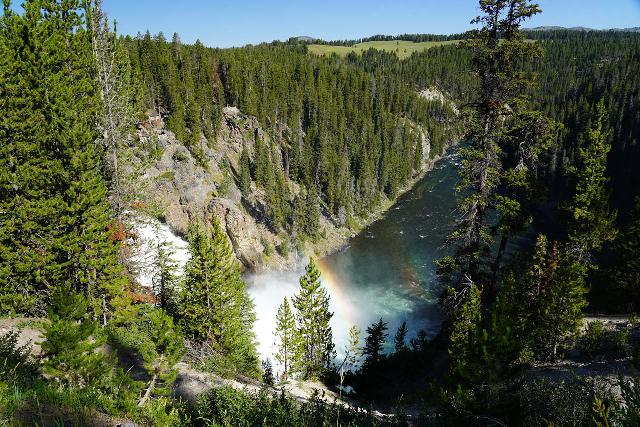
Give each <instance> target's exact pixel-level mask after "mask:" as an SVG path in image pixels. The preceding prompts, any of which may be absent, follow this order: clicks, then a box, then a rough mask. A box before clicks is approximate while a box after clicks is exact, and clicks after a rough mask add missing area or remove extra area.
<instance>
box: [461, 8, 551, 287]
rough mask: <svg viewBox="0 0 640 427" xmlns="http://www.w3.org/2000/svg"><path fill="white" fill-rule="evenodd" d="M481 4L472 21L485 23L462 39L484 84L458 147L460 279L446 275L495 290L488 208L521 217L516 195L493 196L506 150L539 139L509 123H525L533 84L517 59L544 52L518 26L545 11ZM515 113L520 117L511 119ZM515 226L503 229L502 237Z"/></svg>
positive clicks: (514, 151)
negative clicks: (523, 117) (489, 268)
mask: <svg viewBox="0 0 640 427" xmlns="http://www.w3.org/2000/svg"><path fill="white" fill-rule="evenodd" d="M479 7H480V10H481V12H482V15H481V16H478V17H477V18H476V19H474V20H473V21H472V23H474V24H482V27H481V28H480V29H479V30H473V31H471V32H470V33H469V36H468V37H467V38H466V39H465V40H464V41H463V42H462V46H463V47H464V48H466V49H469V51H470V52H471V54H472V61H471V63H472V67H473V71H474V73H475V74H476V75H477V77H478V80H479V84H480V86H479V91H478V97H477V98H478V99H477V100H476V101H475V102H474V104H473V105H474V108H473V109H471V110H470V111H469V112H468V129H469V130H468V138H469V140H470V142H469V144H468V145H467V146H465V147H464V148H462V149H461V150H460V154H461V156H462V164H461V167H460V170H459V175H460V182H459V184H458V191H463V190H464V197H463V198H462V200H461V201H460V202H459V204H458V210H459V211H460V212H461V215H460V219H459V220H458V221H457V224H456V228H455V230H454V232H453V233H452V235H451V237H452V239H453V240H455V241H456V242H457V243H458V246H457V248H456V258H455V261H456V268H455V269H454V270H453V273H455V274H456V275H457V277H455V278H453V279H449V281H452V280H453V282H455V283H454V285H455V287H458V286H460V285H461V283H462V281H463V279H464V276H465V275H467V276H469V279H471V280H472V281H473V282H474V283H477V284H478V285H482V284H483V283H484V282H490V283H491V287H492V288H494V287H495V277H494V278H491V277H488V273H489V272H488V271H487V264H488V263H489V261H488V260H487V258H488V257H489V256H490V255H491V252H492V244H493V237H492V233H491V229H490V216H489V215H488V214H489V212H490V211H491V210H492V209H495V208H496V207H497V208H498V209H497V210H498V213H499V214H501V215H499V218H500V217H502V219H503V220H504V221H503V223H506V222H509V221H512V220H514V218H515V217H516V216H521V214H518V213H517V211H518V207H517V205H516V203H517V202H516V201H515V199H514V200H513V201H511V200H508V199H507V198H506V197H505V196H502V200H496V196H497V195H498V194H500V192H499V190H500V189H501V187H502V186H503V185H504V183H503V182H502V181H503V175H504V174H505V172H506V173H508V171H509V166H508V163H507V159H509V156H510V155H512V156H517V157H520V159H521V160H524V159H523V157H526V154H525V153H526V152H528V151H530V150H534V149H533V148H532V147H530V146H532V145H535V144H536V143H537V142H538V138H537V137H536V135H535V134H530V135H529V136H528V137H527V138H523V135H522V133H521V132H517V131H513V129H510V125H512V124H514V126H516V127H517V126H519V123H521V122H522V121H523V120H518V117H519V116H518V114H520V113H521V111H522V108H523V105H524V100H525V99H526V92H525V90H526V88H527V86H528V85H529V84H530V77H529V76H528V75H527V74H526V73H524V72H522V70H521V68H520V62H521V61H522V60H523V59H524V58H536V57H540V56H541V54H542V51H541V48H540V46H539V45H537V44H535V43H527V42H526V40H525V37H524V35H523V34H522V32H521V31H520V26H521V24H522V23H523V22H524V21H525V20H527V19H529V18H530V17H531V16H533V15H535V14H537V13H540V9H539V7H538V5H536V4H531V3H529V2H528V1H526V0H518V1H513V2H503V1H481V2H480V5H479ZM514 116H515V117H516V119H515V120H512V118H513V117H514ZM512 122H514V123H512ZM536 130H537V129H536ZM507 135H508V136H509V137H508V138H506V137H507ZM503 139H510V141H509V144H504V143H502V140H503ZM518 163H519V162H518ZM522 166H524V163H523V164H522ZM519 228H523V227H519ZM512 231H514V230H511V229H508V230H507V229H504V230H503V234H502V235H503V239H506V237H507V235H508V234H510V233H511V232H512ZM504 244H506V241H505V243H504ZM504 244H501V249H500V250H499V251H498V254H497V256H496V260H495V264H496V266H494V267H493V269H494V270H497V268H498V267H499V265H500V259H501V257H502V252H503V251H504V247H503V245H504Z"/></svg>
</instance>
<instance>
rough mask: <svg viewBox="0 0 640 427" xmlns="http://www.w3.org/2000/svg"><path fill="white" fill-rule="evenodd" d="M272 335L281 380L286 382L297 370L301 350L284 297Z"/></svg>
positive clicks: (294, 323) (286, 300) (294, 319)
mask: <svg viewBox="0 0 640 427" xmlns="http://www.w3.org/2000/svg"><path fill="white" fill-rule="evenodd" d="M274 335H275V338H276V347H277V349H278V350H277V353H276V354H275V358H276V360H277V361H278V363H280V365H281V366H282V374H281V378H282V380H283V381H286V380H287V378H289V376H290V375H292V374H294V373H295V372H296V370H297V368H299V365H300V349H301V346H300V337H299V335H298V331H297V329H296V318H295V316H294V315H293V311H292V310H291V306H290V305H289V299H288V298H286V297H285V299H284V300H283V301H282V304H280V306H279V307H278V312H277V314H276V329H275V331H274Z"/></svg>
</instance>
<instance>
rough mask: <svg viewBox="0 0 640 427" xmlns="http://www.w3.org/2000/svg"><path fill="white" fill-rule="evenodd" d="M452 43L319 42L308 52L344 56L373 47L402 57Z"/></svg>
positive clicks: (312, 45)
mask: <svg viewBox="0 0 640 427" xmlns="http://www.w3.org/2000/svg"><path fill="white" fill-rule="evenodd" d="M452 43H458V40H449V41H429V42H420V43H414V42H411V41H406V40H391V41H369V42H364V43H358V44H356V45H355V46H327V45H321V44H311V45H309V52H311V53H313V54H316V55H331V54H332V53H336V54H337V55H340V56H344V55H347V54H348V53H349V52H355V53H357V54H361V53H362V52H364V51H365V50H367V49H370V48H374V49H379V50H385V51H387V52H395V53H396V55H398V57H399V58H400V59H404V58H408V57H409V56H411V54H412V53H413V52H419V51H422V50H425V49H429V48H431V47H434V46H442V45H445V44H452Z"/></svg>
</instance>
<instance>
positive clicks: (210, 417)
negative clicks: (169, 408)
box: [191, 386, 395, 427]
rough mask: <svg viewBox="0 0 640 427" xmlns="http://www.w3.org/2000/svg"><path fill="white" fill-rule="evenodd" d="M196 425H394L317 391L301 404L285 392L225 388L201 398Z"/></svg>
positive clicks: (313, 426)
mask: <svg viewBox="0 0 640 427" xmlns="http://www.w3.org/2000/svg"><path fill="white" fill-rule="evenodd" d="M191 419H192V420H193V421H194V424H195V425H196V426H204V425H207V426H209V425H216V426H217V425H219V426H234V427H249V426H282V427H289V426H291V427H294V426H308V427H321V426H322V427H324V426H329V425H342V426H363V427H364V426H378V425H380V426H385V425H394V424H395V422H394V420H393V419H389V420H388V421H380V420H377V419H376V418H375V417H373V416H372V415H370V414H368V413H366V412H358V411H355V410H353V409H350V408H347V407H343V406H340V405H338V404H335V403H327V402H325V401H323V400H322V399H320V397H319V396H318V394H317V392H316V393H315V394H314V395H313V396H312V397H311V398H310V399H309V400H308V401H307V402H304V403H298V402H296V401H295V400H294V399H293V398H292V397H290V396H288V395H286V394H285V393H284V390H283V391H282V392H281V393H279V394H272V393H270V392H269V391H268V390H266V389H263V390H261V391H260V392H258V393H245V392H243V391H239V390H236V389H234V388H232V387H229V386H225V387H221V388H216V389H212V390H211V391H209V392H208V393H206V394H204V395H203V396H201V397H200V399H199V400H198V402H197V404H196V405H195V407H194V409H193V414H191Z"/></svg>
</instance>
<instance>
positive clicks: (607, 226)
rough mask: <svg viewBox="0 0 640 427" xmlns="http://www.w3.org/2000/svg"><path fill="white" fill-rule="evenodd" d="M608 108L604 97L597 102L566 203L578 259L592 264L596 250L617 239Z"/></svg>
mask: <svg viewBox="0 0 640 427" xmlns="http://www.w3.org/2000/svg"><path fill="white" fill-rule="evenodd" d="M606 114H607V112H606V109H605V107H604V101H603V100H600V101H599V102H598V104H597V106H596V115H595V117H594V121H595V123H594V125H593V127H591V128H590V129H589V130H588V131H587V132H586V135H585V136H584V146H583V147H580V148H579V149H578V164H577V165H576V167H574V168H572V169H571V171H572V172H573V174H574V175H575V177H576V189H575V195H574V197H573V199H572V200H571V201H570V203H569V205H568V206H567V210H568V211H569V213H570V215H571V219H570V224H569V242H570V245H571V250H572V252H574V255H575V257H576V260H577V261H578V262H580V263H587V264H592V261H593V260H592V258H591V255H592V253H593V251H597V250H600V249H601V248H602V245H603V244H604V243H606V242H609V241H612V240H614V239H615V237H616V234H617V230H616V228H615V218H616V213H615V212H612V211H611V210H610V209H609V193H608V191H607V187H606V184H607V182H608V178H607V176H606V170H607V154H608V153H609V150H610V149H611V146H610V145H609V144H608V143H607V138H608V136H609V132H608V131H606V130H605V124H606Z"/></svg>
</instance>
